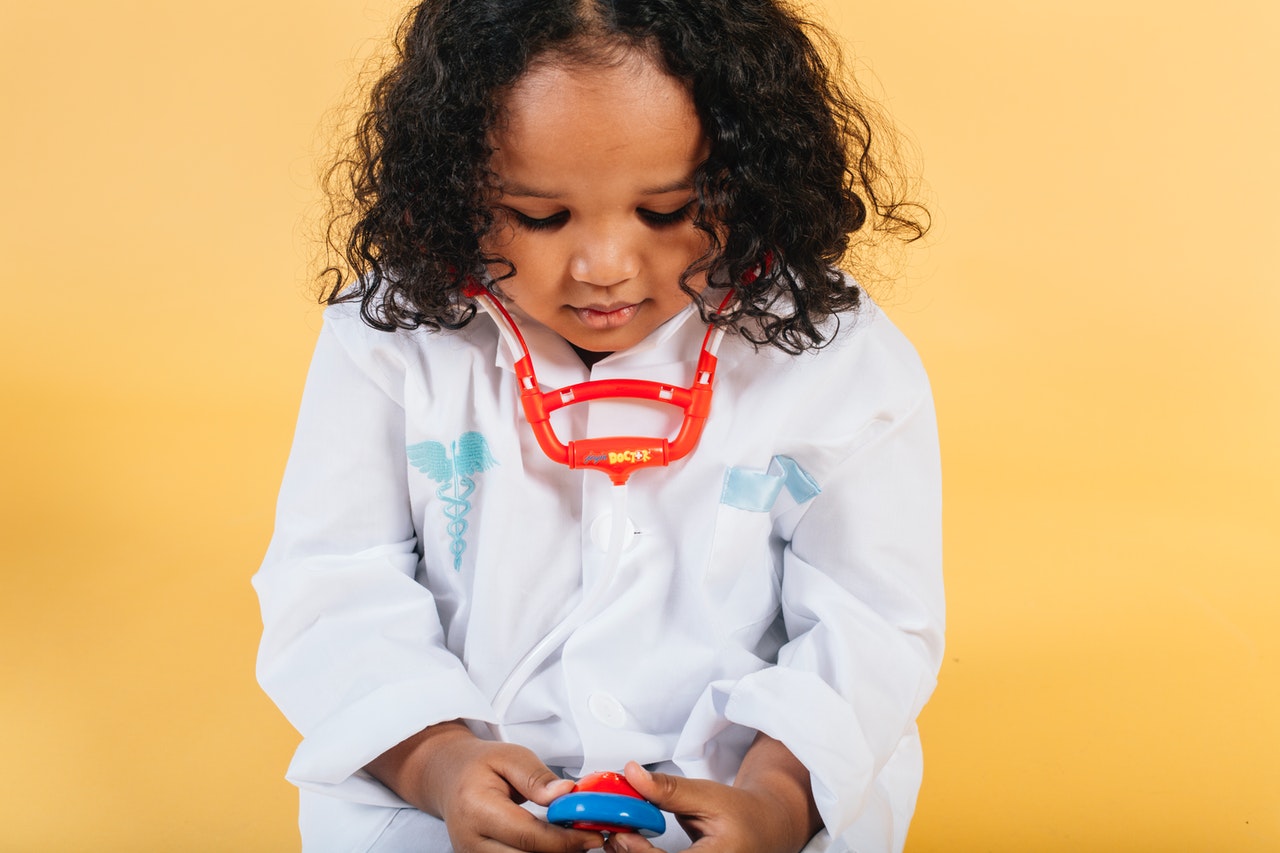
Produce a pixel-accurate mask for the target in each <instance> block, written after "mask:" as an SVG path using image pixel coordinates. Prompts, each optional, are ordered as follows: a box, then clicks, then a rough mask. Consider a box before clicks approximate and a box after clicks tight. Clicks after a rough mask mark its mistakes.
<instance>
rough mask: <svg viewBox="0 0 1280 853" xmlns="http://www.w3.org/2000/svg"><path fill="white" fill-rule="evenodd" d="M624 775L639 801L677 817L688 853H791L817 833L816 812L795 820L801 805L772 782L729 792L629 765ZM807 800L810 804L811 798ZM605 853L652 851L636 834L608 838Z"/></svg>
mask: <svg viewBox="0 0 1280 853" xmlns="http://www.w3.org/2000/svg"><path fill="white" fill-rule="evenodd" d="M773 743H774V744H777V741H773ZM777 745H778V746H779V747H780V746H781V744H777ZM753 749H754V747H753ZM787 755H788V756H789V755H790V753H787ZM792 760H794V759H792ZM745 766H746V765H745V763H744V767H745ZM625 772H626V776H627V781H628V782H630V783H631V786H632V787H634V788H635V789H636V791H637V792H638V793H639V794H640V795H641V796H642V797H644V798H645V799H646V800H648V801H649V802H651V803H653V804H654V805H656V806H657V807H658V808H660V809H663V810H664V811H668V812H671V813H673V814H674V815H675V816H676V820H678V821H679V822H680V826H682V827H683V828H684V831H685V832H686V833H688V835H689V837H690V838H691V839H693V842H694V843H693V847H691V848H690V851H691V853H692V851H698V853H703V852H704V851H705V853H712V851H718V853H796V851H799V850H800V849H801V848H803V847H804V845H805V844H806V843H808V841H809V839H810V838H812V837H813V834H814V832H816V831H817V825H816V823H815V821H816V810H814V811H813V812H811V813H809V814H806V815H804V816H798V815H797V814H796V813H795V807H796V806H797V805H800V806H802V807H803V805H804V804H803V803H802V802H800V801H798V800H797V799H796V797H794V796H790V795H788V794H789V793H790V794H794V793H795V792H794V790H793V791H791V792H787V791H783V790H775V789H774V787H773V786H772V783H771V782H768V783H761V784H755V783H754V782H753V781H752V780H750V779H748V780H746V781H747V782H748V784H746V785H743V786H738V785H735V786H733V787H730V786H728V785H722V784H720V783H718V782H711V781H707V780H705V779H686V778H683V777H680V776H671V775H667V774H664V773H650V772H649V771H647V770H645V769H644V768H643V767H641V766H640V765H639V764H636V763H635V762H634V761H633V762H630V763H629V764H627V766H626V771H625ZM739 776H740V781H741V774H739ZM806 785H807V783H806ZM776 795H780V796H776ZM808 800H809V802H812V796H811V795H809V796H808ZM789 807H790V808H789ZM604 849H605V851H606V853H640V851H644V850H655V849H657V848H655V847H654V846H653V845H652V844H650V843H649V841H648V839H646V838H643V837H642V836H640V835H636V834H635V833H619V834H616V835H612V836H610V838H609V840H608V842H607V843H606V844H605V848H604Z"/></svg>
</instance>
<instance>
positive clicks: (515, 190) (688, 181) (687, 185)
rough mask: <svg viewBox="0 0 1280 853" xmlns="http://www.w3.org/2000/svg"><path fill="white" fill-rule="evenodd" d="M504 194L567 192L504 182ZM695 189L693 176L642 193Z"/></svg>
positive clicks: (555, 194) (558, 195)
mask: <svg viewBox="0 0 1280 853" xmlns="http://www.w3.org/2000/svg"><path fill="white" fill-rule="evenodd" d="M500 189H501V190H502V194H503V195H506V196H511V197H513V198H542V199H558V198H563V197H564V196H565V195H566V194H565V193H562V192H556V191H555V190H544V189H540V188H538V187H530V186H526V185H524V184H521V183H508V184H503V185H502V187H501V188H500ZM691 189H693V179H692V178H680V179H678V180H675V181H671V182H670V183H666V184H659V185H658V186H656V187H649V188H647V189H643V190H641V191H640V195H665V194H667V193H674V192H684V191H687V190H691Z"/></svg>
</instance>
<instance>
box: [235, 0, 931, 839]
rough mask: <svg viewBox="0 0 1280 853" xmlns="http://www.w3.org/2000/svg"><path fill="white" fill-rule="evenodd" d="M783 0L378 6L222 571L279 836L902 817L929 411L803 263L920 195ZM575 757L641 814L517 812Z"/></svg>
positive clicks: (839, 277) (561, 832)
mask: <svg viewBox="0 0 1280 853" xmlns="http://www.w3.org/2000/svg"><path fill="white" fill-rule="evenodd" d="M806 29H807V28H806V27H804V26H802V24H801V23H800V22H799V21H798V19H797V18H796V17H795V16H794V15H793V14H792V13H791V12H789V11H787V10H786V9H785V8H783V7H782V6H781V5H780V3H779V2H773V0H696V2H694V0H690V1H689V2H682V1H681V0H505V2H502V0H427V1H426V2H423V3H421V4H420V5H419V6H418V7H417V8H416V9H415V10H414V11H413V12H412V14H411V15H410V17H409V18H408V19H407V21H406V23H405V24H404V26H403V27H402V29H401V32H400V34H399V54H398V58H397V61H396V62H395V63H394V64H393V65H392V66H391V67H390V69H389V70H388V71H387V72H386V74H385V76H383V77H382V79H381V80H380V82H378V83H377V85H376V86H375V88H374V90H373V97H372V105H371V107H370V109H369V110H368V112H367V114H366V115H365V117H364V120H363V122H362V124H361V125H360V128H359V132H358V134H357V139H356V143H357V144H356V146H355V148H354V153H353V154H352V155H351V157H350V158H347V159H345V160H344V161H343V164H342V168H341V169H340V170H339V172H338V174H340V175H341V176H342V177H343V180H344V181H345V182H346V185H347V188H346V198H347V200H348V207H347V208H346V212H347V213H349V214H350V216H348V217H346V218H344V217H343V216H342V213H343V210H342V208H341V202H339V205H340V206H339V210H338V214H339V215H338V216H337V217H336V218H335V220H334V221H335V223H336V225H335V227H344V228H347V229H349V230H346V231H344V234H346V235H348V236H347V239H345V240H344V246H343V254H344V255H345V259H344V260H345V263H344V265H343V267H342V268H343V269H345V270H346V272H345V273H344V272H340V271H339V272H336V280H335V282H334V283H333V287H332V290H331V292H330V293H329V294H328V301H329V302H330V307H329V309H328V310H327V312H326V315H325V325H324V329H323V331H322V332H321V335H320V340H319V342H318V345H317V349H316V353H315V359H314V362H313V365H312V369H311V373H310V376H309V378H308V381H307V387H306V392H305V395H304V398H303V403H302V410H301V414H300V419H299V425H298V432H297V436H296V440H295V444H294V448H293V452H292V454H291V456H290V459H289V464H288V469H287V472H286V475H285V481H284V485H283V487H282V490H281V495H280V505H279V515H278V520H277V528H276V533H275V536H274V538H273V540H272V543H271V547H270V550H269V552H268V554H267V556H266V560H265V563H264V564H263V566H262V569H261V571H260V572H259V573H258V575H257V576H256V578H255V581H254V582H255V586H256V588H257V590H258V593H259V596H260V598H261V604H262V612H263V620H264V623H265V630H264V635H263V640H262V648H261V654H260V660H259V677H260V680H261V682H262V684H263V686H264V687H265V689H266V690H267V691H268V692H269V693H270V694H271V696H272V697H273V699H274V700H275V701H276V702H277V703H278V704H279V706H280V707H281V708H282V709H283V711H284V713H285V714H286V715H287V716H288V717H289V719H290V720H291V721H292V723H293V724H294V725H295V726H296V727H297V728H298V730H299V731H300V732H301V733H302V735H303V741H302V744H301V746H300V747H299V748H298V751H297V754H296V756H295V758H294V761H293V763H292V765H291V767H290V770H289V779H290V780H292V781H293V782H294V783H295V784H297V785H298V786H299V787H300V788H301V791H302V793H301V827H302V835H303V844H304V848H305V849H306V850H307V851H343V853H346V851H371V850H373V851H437V850H449V849H453V850H457V851H490V850H493V851H500V850H523V851H570V850H587V849H593V848H597V847H600V846H601V845H602V844H603V845H605V847H606V849H608V850H613V851H624V850H625V851H636V850H644V849H651V845H652V846H656V847H657V848H659V849H663V850H684V849H685V848H686V847H689V846H690V845H691V844H692V845H693V846H694V847H695V848H696V849H698V850H707V851H732V853H744V852H749V851H770V853H784V851H785V853H795V851H799V850H801V849H806V850H815V851H816V850H832V851H837V850H838V851H843V850H858V851H880V850H899V849H901V848H902V846H903V842H904V838H905V835H906V831H907V825H908V822H909V820H910V817H911V814H912V811H913V809H914V805H915V798H916V792H917V789H918V787H919V784H920V778H921V754H920V742H919V738H918V736H917V733H916V726H915V719H916V716H917V714H918V713H919V712H920V709H921V707H922V706H923V705H924V703H925V701H926V699H927V698H928V696H929V694H930V692H931V691H932V689H933V686H934V679H935V675H936V672H937V669H938V666H939V661H940V655H941V650H942V622H943V601H942V585H941V574H940V541H939V537H940V533H939V526H940V523H939V474H938V460H937V437H936V432H935V426H934V416H933V408H932V403H931V399H930V393H929V388H928V383H927V381H926V378H925V374H924V372H923V370H922V369H921V366H920V364H919V362H918V360H917V358H916V355H915V353H914V351H913V350H912V348H911V346H910V345H909V344H908V343H907V342H906V340H904V339H903V337H902V336H901V335H900V334H899V333H898V332H897V330H895V328H894V327H893V326H892V325H891V324H890V322H889V321H888V319H886V317H885V316H884V315H882V314H881V313H880V312H879V311H878V310H877V309H876V307H875V306H874V305H873V304H871V303H870V302H869V301H868V300H867V299H866V298H865V296H864V295H863V293H862V292H861V290H860V289H859V288H858V287H857V286H856V285H855V284H854V283H853V281H852V279H850V278H848V277H847V276H846V275H845V274H843V273H841V272H839V271H838V270H837V269H836V265H837V264H839V263H841V262H842V261H846V260H847V259H849V258H851V257H853V258H855V259H856V256H853V255H851V245H850V235H851V234H852V235H855V236H856V237H858V238H859V242H860V243H861V242H862V239H861V238H862V237H863V235H867V234H875V233H880V234H896V235H899V236H905V237H908V238H909V237H912V236H918V235H919V233H921V229H922V226H921V225H920V224H919V223H918V221H917V220H916V219H915V218H913V217H912V215H911V214H910V211H911V210H912V209H913V208H911V207H910V206H909V205H906V204H904V203H903V202H902V201H901V200H900V199H898V198H897V197H894V196H892V195H891V194H889V191H888V190H887V187H888V186H890V184H889V183H888V182H887V180H886V175H887V173H886V171H884V169H883V167H882V162H881V160H880V159H878V158H877V156H876V152H875V151H873V150H872V148H871V146H870V127H871V125H870V123H869V122H868V120H867V118H866V114H865V112H864V110H863V109H862V108H861V107H860V105H859V104H858V103H857V102H856V101H855V100H853V99H851V98H850V97H849V96H847V95H846V94H844V93H843V90H842V89H841V88H840V86H839V85H838V84H837V83H836V82H835V81H834V80H833V78H832V77H831V76H830V75H829V74H828V71H827V69H826V67H825V66H824V64H823V62H822V60H821V58H820V56H819V54H818V52H817V51H816V50H815V48H814V46H813V44H812V43H811V42H810V40H809V38H808V37H807V36H806V34H805V33H806ZM343 223H346V225H343ZM331 233H335V232H331ZM854 248H856V245H855V247H854ZM480 309H483V311H481V310H480ZM504 314H509V315H511V317H512V318H513V319H512V321H511V323H510V324H509V323H508V321H507V319H506V318H505V316H504ZM708 328H710V329H711V332H710V333H709V332H708ZM722 333H723V334H722ZM521 336H522V340H521ZM704 345H705V346H704ZM535 370H536V378H535V377H534V376H533V371H535ZM588 380H619V381H617V382H614V383H613V384H607V385H582V384H580V383H584V382H586V381H588ZM621 380H643V381H642V382H641V383H638V384H637V383H634V382H632V383H630V384H628V383H627V382H624V381H621ZM571 386H575V387H573V388H572V390H563V391H558V390H557V389H568V388H570V387H571ZM544 392H545V393H544ZM570 399H572V403H573V404H572V405H570V404H568V403H569V401H570ZM531 424H532V426H531ZM610 437H615V438H614V440H612V441H610V440H609V439H610ZM616 437H621V438H616ZM664 462H665V463H666V464H665V465H663V464H662V463H664ZM592 467H596V468H598V470H590V469H591V468H592ZM597 770H625V773H626V777H627V779H628V781H629V782H630V783H631V784H632V785H633V786H634V787H635V788H636V789H637V791H639V793H640V794H642V795H643V796H644V797H645V798H647V799H649V800H650V801H651V802H653V803H654V804H656V805H657V806H658V807H660V808H661V809H663V810H665V811H666V812H668V813H669V815H670V816H672V817H673V819H668V820H667V830H666V833H665V834H663V835H661V836H660V837H656V838H651V839H646V838H644V837H641V836H640V835H637V834H612V835H610V836H609V837H608V838H606V837H604V836H603V835H602V834H600V833H598V832H592V831H585V830H582V829H572V828H563V827H560V826H556V825H552V824H550V823H547V822H546V821H545V820H543V819H542V814H543V812H542V808H541V807H545V806H547V805H548V804H549V803H551V802H552V800H554V799H555V798H556V797H558V796H560V795H562V794H564V793H565V792H566V791H568V790H569V789H571V788H572V784H573V783H572V780H573V779H576V778H578V777H580V776H582V775H583V774H586V773H589V772H592V771H597Z"/></svg>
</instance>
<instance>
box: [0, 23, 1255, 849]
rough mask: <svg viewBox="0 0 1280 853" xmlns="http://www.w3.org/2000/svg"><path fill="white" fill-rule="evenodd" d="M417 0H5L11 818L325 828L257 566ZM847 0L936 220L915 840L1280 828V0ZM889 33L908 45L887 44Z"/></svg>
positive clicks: (1188, 836) (1149, 835)
mask: <svg viewBox="0 0 1280 853" xmlns="http://www.w3.org/2000/svg"><path fill="white" fill-rule="evenodd" d="M397 5H398V4H393V3H389V2H386V0H378V2H373V0H350V2H336V0H325V2H310V3H303V2H299V0H275V2H270V3H261V2H248V0H229V1H228V2H222V3H216V4H188V3H176V2H158V1H157V2H144V0H112V2H106V0H101V1H100V2H96V1H95V0H68V2H63V3H34V2H28V0H24V1H23V2H16V0H0V87H3V99H2V103H0V109H2V110H3V112H2V115H3V130H2V131H0V249H2V250H3V251H2V254H0V270H2V271H3V281H4V288H3V295H2V297H0V299H2V301H0V305H2V306H3V308H0V311H2V312H3V313H2V314H0V317H2V318H3V330H4V331H3V335H0V383H2V384H0V389H2V391H3V397H2V399H3V403H2V404H0V405H2V407H3V411H4V414H3V416H2V420H0V424H2V425H3V426H2V430H3V433H2V436H0V438H2V441H0V478H2V479H0V482H3V497H2V505H0V525H3V528H2V532H3V552H2V553H0V559H2V561H3V590H2V591H0V592H2V594H0V641H2V642H0V649H2V652H0V655H2V656H0V676H2V677H0V757H2V758H3V762H4V772H3V774H2V775H0V779H3V781H0V850H3V851H23V853H27V851H67V850H95V851H151V850H156V851H204V850H207V851H229V850H236V851H278V850H289V849H295V848H296V840H295V838H296V836H295V830H294V801H295V798H294V794H293V791H292V789H291V788H290V787H289V786H288V785H287V784H286V783H285V782H283V781H282V778H281V777H282V774H283V771H284V768H285V765H286V763H287V761H288V759H289V756H290V754H291V751H292V748H293V745H294V742H295V736H294V734H293V732H292V730H291V729H290V728H289V727H288V725H287V724H286V723H285V722H284V721H283V719H282V718H281V717H280V715H279V714H278V713H277V712H276V710H275V709H274V707H273V706H272V705H271V704H270V703H269V701H268V700H267V699H266V698H265V697H264V696H263V695H262V694H261V693H260V692H259V691H258V689H257V687H256V685H255V683H254V679H253V655H254V651H255V645H256V640H257V632H258V629H259V624H258V616H257V610H256V602H255V600H254V599H253V596H252V593H251V590H250V587H249V583H248V579H249V576H250V574H251V573H252V572H253V570H254V569H255V567H256V565H257V562H258V560H259V558H260V556H261V554H262V551H263V549H264V548H265V546H266V542H267V539H268V536H269V533H270V528H271V517H272V511H273V504H274V499H275V490H276V486H277V484H278V480H279V476H280V474H281V470H282V467H283V463H284V459H285V454H286V452H287V448H288V444H289V441H290V437H291V432H292V422H293V417H294V414H295V410H296V406H297V402H298V398H299V394H300V391H301V384H302V380H303V376H304V372H305V369H306V364H307V361H308V358H309V354H310V348H311V344H312V342H313V340H314V336H315V333H316V330H317V328H318V309H317V308H316V307H314V306H313V305H312V304H311V302H310V301H309V300H308V299H307V297H306V295H305V291H306V288H307V267H308V263H309V261H310V257H311V251H310V249H309V248H308V244H307V242H306V236H305V229H304V227H303V223H304V221H305V217H306V216H307V215H308V210H309V207H310V205H311V204H312V203H313V202H314V200H315V198H316V193H315V187H314V181H313V175H314V173H315V164H316V161H317V157H318V153H319V151H320V149H321V148H322V147H323V146H322V143H321V141H322V140H323V138H324V134H323V131H322V127H323V125H322V122H321V119H322V116H323V115H324V113H325V111H326V110H327V109H329V108H331V107H333V106H334V105H335V104H337V103H338V102H339V101H340V99H341V97H342V93H343V90H344V89H345V88H346V86H347V83H348V81H349V80H350V79H351V76H352V73H353V71H354V70H355V68H356V67H357V66H358V63H357V62H356V61H355V58H356V57H358V56H362V55H366V54H367V53H368V52H369V50H370V49H371V47H370V45H371V44H372V42H371V40H372V39H377V38H379V37H381V36H382V35H383V34H384V33H385V32H386V31H387V29H388V28H389V26H390V22H391V19H392V15H393V9H394V8H395V7H396V6H397ZM1276 9H1277V6H1276V4H1274V3H1271V2H1252V3H1250V2H1243V0H1223V2H1217V3H1207V4H1206V3H1194V4H1193V3H1185V2H1184V3H1173V4H1170V3H1156V2H1153V0H1147V1H1146V2H1125V0H1075V1H1074V2H1066V0H1048V2H1042V3H1028V2H1022V0H981V2H978V3H953V2H939V0H927V2H923V3H909V4H901V3H897V4H894V3H870V2H860V3H853V2H849V1H848V0H843V2H841V3H839V4H836V3H834V0H833V2H832V3H831V5H828V6H827V7H826V10H825V11H823V12H822V13H820V14H821V15H822V16H825V17H826V18H827V19H828V20H829V21H830V22H832V23H833V24H835V25H836V26H837V28H838V30H839V32H840V33H841V35H842V36H843V37H844V38H845V40H846V41H847V42H848V43H849V44H850V45H851V46H852V48H853V50H854V51H855V52H856V53H857V54H858V56H859V57H860V59H859V63H858V64H859V65H860V66H861V67H862V68H863V69H864V70H865V71H866V72H867V73H868V77H867V79H868V81H869V85H870V86H871V87H872V88H873V89H877V88H882V89H883V92H884V93H885V94H884V98H885V101H886V103H887V106H888V108H889V110H890V111H891V112H892V113H893V114H894V115H895V116H896V117H897V119H898V120H899V121H900V122H901V124H902V125H903V126H904V127H905V128H906V129H907V130H908V131H909V132H910V133H911V134H912V135H913V137H914V138H915V140H916V142H917V143H918V146H919V149H920V152H921V162H922V166H923V170H924V174H925V176H926V178H927V180H928V182H929V186H930V188H931V193H932V199H933V207H934V210H935V213H936V214H937V220H938V226H937V228H936V229H935V231H934V233H933V235H932V238H931V240H930V244H931V245H930V247H929V248H928V249H927V250H925V251H923V252H917V253H915V254H914V255H913V259H912V261H911V263H910V265H909V267H908V269H907V275H906V278H905V281H904V282H903V283H902V284H900V285H899V286H897V287H896V288H895V289H894V290H893V291H892V292H891V293H890V294H889V296H888V300H887V301H888V304H889V307H890V310H891V312H892V313H893V315H894V316H895V318H896V319H897V320H898V321H899V323H900V324H901V325H902V326H904V327H905V329H906V330H907V331H908V333H909V334H910V335H911V336H912V338H913V340H914V341H915V343H916V344H917V346H918V347H919V349H920V351H921V353H922V354H923V356H924V359H925V361H926V363H927V364H928V366H929V367H930V370H931V374H932V376H933V380H934V383H935V388H936V394H937V401H938V409H939V416H940V423H941V430H942V442H943V451H944V456H945V463H946V475H947V478H946V534H947V551H946V553H947V576H948V591H949V602H950V625H949V645H948V650H947V658H946V665H945V668H944V670H943V673H942V677H941V683H940V687H939V690H938V693H937V695H936V698H935V699H934V701H933V703H932V704H931V705H930V706H929V708H928V709H927V710H926V712H925V714H924V717H923V726H924V735H925V739H926V751H927V774H926V782H925V787H924V790H923V793H922V796H921V802H920V808H919V811H918V815H917V820H916V823H915V825H914V827H913V831H912V836H911V839H910V842H909V844H908V849H909V850H910V851H917V853H918V851H1058V850H1061V851H1067V850H1072V851H1074V850H1107V851H1109V850H1142V851H1163V850H1169V851H1175V850H1176V851H1184V850H1197V851H1210V850H1213V851H1217V850H1276V849H1280V729H1278V726H1280V722H1278V721H1280V688H1278V687H1277V677H1278V676H1280V666H1278V663H1280V628H1278V627H1277V624H1278V621H1277V619H1276V611H1277V603H1278V601H1280V580H1278V579H1277V575H1278V574H1280V573H1278V572H1277V569H1280V523H1278V519H1277V515H1278V513H1277V510H1278V509H1280V487H1278V486H1277V483H1278V482H1280V449H1278V442H1277V435H1278V434H1280V392H1278V391H1277V368H1278V367H1280V342H1278V341H1280V335H1277V334H1276V327H1277V322H1276V317H1277V314H1280V288H1277V275H1276V274H1275V272H1274V264H1275V259H1274V258H1273V257H1272V255H1273V254H1274V252H1275V251H1276V250H1277V248H1278V244H1280V239H1278V238H1280V216H1278V214H1277V209H1278V207H1277V205H1278V204H1280V165H1278V161H1280V157H1278V156H1277V152H1280V120H1278V118H1277V108H1276V91H1277V83H1278V82H1280V63H1277V60H1276V59H1275V47H1276V45H1277V44H1280V13H1277V11H1276ZM871 75H874V77H872V76H871Z"/></svg>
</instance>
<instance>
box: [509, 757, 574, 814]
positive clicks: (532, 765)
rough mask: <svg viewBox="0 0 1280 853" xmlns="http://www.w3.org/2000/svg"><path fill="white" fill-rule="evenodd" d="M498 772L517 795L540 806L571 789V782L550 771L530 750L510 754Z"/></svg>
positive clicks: (548, 803)
mask: <svg viewBox="0 0 1280 853" xmlns="http://www.w3.org/2000/svg"><path fill="white" fill-rule="evenodd" d="M499 772H500V773H501V774H502V776H503V778H504V779H506V780H507V784H508V785H510V786H511V788H512V789H513V790H514V791H515V793H516V794H517V795H519V796H520V797H522V798H523V799H526V800H529V801H531V802H535V803H537V804H538V805H540V806H548V805H551V801H552V800H554V799H555V798H556V797H560V796H563V795H564V794H567V793H569V792H570V791H572V790H573V782H571V781H570V780H568V779H561V778H560V777H559V776H557V775H556V774H554V773H552V772H551V770H550V769H549V768H548V767H547V765H545V764H543V763H542V762H541V761H539V760H538V757H537V756H535V755H534V754H533V753H531V752H530V753H521V754H517V755H513V756H511V757H510V759H509V760H508V761H507V762H506V766H504V767H502V768H500V770H499Z"/></svg>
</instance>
